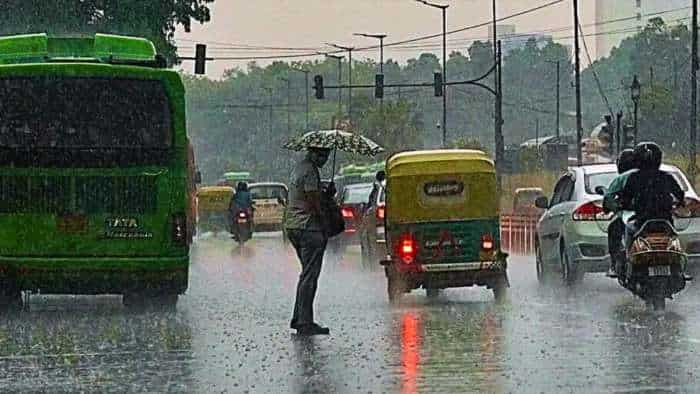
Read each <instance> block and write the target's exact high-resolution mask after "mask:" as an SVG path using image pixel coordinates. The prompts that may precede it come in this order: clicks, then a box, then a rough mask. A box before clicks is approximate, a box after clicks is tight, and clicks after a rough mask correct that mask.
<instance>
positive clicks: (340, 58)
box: [324, 53, 344, 115]
mask: <svg viewBox="0 0 700 394" xmlns="http://www.w3.org/2000/svg"><path fill="white" fill-rule="evenodd" d="M324 56H326V57H327V58H329V59H335V60H337V61H338V85H342V84H343V59H344V57H343V56H338V55H331V54H329V53H324ZM342 111H343V89H342V88H341V89H338V115H340V113H341V112H342Z"/></svg>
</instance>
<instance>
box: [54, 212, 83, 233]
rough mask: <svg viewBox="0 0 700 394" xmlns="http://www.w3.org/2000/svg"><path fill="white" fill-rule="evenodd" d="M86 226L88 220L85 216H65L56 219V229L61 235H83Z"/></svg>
mask: <svg viewBox="0 0 700 394" xmlns="http://www.w3.org/2000/svg"><path fill="white" fill-rule="evenodd" d="M87 226H88V220H87V217H85V216H80V215H67V216H60V217H57V218H56V228H57V229H58V231H59V232H62V233H69V234H70V233H83V232H85V231H86V230H87Z"/></svg>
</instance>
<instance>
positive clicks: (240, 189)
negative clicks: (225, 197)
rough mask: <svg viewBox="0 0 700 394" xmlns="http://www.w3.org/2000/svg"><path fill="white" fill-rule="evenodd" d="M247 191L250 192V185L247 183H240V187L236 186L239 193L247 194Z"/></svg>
mask: <svg viewBox="0 0 700 394" xmlns="http://www.w3.org/2000/svg"><path fill="white" fill-rule="evenodd" d="M247 190H248V184H247V183H246V182H238V185H236V191H237V192H245V191H247Z"/></svg>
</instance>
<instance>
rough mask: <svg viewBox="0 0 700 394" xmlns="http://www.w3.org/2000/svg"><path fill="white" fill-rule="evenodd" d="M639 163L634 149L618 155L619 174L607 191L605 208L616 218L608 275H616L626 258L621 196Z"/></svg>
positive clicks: (610, 234)
mask: <svg viewBox="0 0 700 394" xmlns="http://www.w3.org/2000/svg"><path fill="white" fill-rule="evenodd" d="M638 167H639V165H638V163H637V158H636V156H635V154H634V150H633V149H625V150H623V151H622V152H620V154H619V155H618V157H617V173H618V174H619V175H618V176H617V177H616V178H615V179H614V180H613V181H612V182H611V183H610V187H609V188H608V189H607V190H606V192H605V197H604V199H603V208H604V209H605V210H606V211H607V212H615V213H616V215H615V218H614V219H613V220H612V222H610V225H609V226H608V251H609V253H610V269H609V270H608V276H610V277H613V276H615V267H616V265H617V264H621V263H622V262H623V259H624V252H623V249H622V237H623V236H624V234H625V224H624V222H623V221H622V216H621V215H619V212H620V210H621V207H620V204H619V197H620V193H621V192H622V189H623V188H624V187H625V184H626V183H627V180H628V179H629V177H630V175H631V174H633V173H634V172H636V171H637V169H638Z"/></svg>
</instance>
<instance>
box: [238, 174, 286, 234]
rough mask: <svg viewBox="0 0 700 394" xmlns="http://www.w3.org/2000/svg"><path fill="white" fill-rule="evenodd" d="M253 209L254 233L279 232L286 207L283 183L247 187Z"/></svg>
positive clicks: (256, 184) (257, 184)
mask: <svg viewBox="0 0 700 394" xmlns="http://www.w3.org/2000/svg"><path fill="white" fill-rule="evenodd" d="M248 190H250V195H251V197H252V198H253V206H254V207H255V231H256V232H258V231H280V230H282V222H283V220H284V210H285V207H286V206H287V193H288V191H287V186H286V185H285V184H283V183H274V182H266V183H253V184H251V185H249V186H248Z"/></svg>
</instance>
